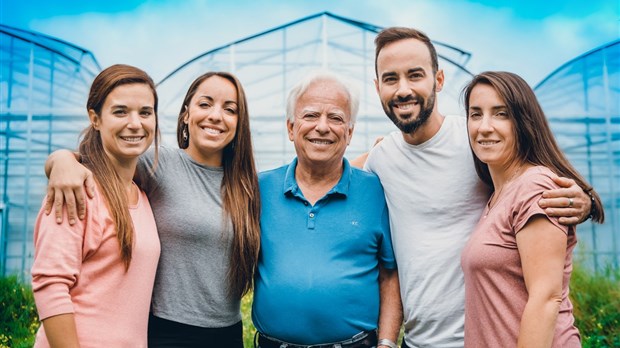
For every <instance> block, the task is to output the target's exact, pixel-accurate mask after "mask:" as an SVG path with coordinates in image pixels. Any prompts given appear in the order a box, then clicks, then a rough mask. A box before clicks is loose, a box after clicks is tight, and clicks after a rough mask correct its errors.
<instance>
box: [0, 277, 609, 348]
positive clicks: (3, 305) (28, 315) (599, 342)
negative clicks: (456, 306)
mask: <svg viewBox="0 0 620 348" xmlns="http://www.w3.org/2000/svg"><path fill="white" fill-rule="evenodd" d="M570 291H571V292H570V296H571V301H572V302H573V306H574V314H575V326H577V327H578V328H579V332H580V333H581V340H582V345H583V347H585V348H603V347H620V270H615V271H614V270H612V269H607V270H606V271H604V272H601V273H594V272H590V271H588V270H586V269H585V268H582V267H579V265H576V266H575V268H574V270H573V274H572V278H571V290H570ZM251 310H252V293H249V294H248V295H246V296H245V297H244V298H243V300H242V301H241V314H242V318H243V341H244V344H245V346H246V347H248V348H249V347H253V346H254V345H253V340H254V333H255V332H256V329H255V328H254V325H252V315H251ZM38 327H39V322H38V320H37V315H36V308H35V305H34V299H33V297H32V291H31V290H30V287H29V286H27V285H24V284H22V283H20V282H19V281H18V279H17V277H15V276H10V277H5V278H0V348H9V347H12V348H22V347H31V346H32V344H33V342H34V334H35V333H36V331H37V329H38Z"/></svg>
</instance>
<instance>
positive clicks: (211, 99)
mask: <svg viewBox="0 0 620 348" xmlns="http://www.w3.org/2000/svg"><path fill="white" fill-rule="evenodd" d="M201 98H206V99H208V100H209V101H214V100H215V99H213V97H212V96H209V95H199V96H198V99H201ZM224 104H225V105H226V104H234V105H237V104H238V103H237V102H236V101H235V100H226V101H225V102H224Z"/></svg>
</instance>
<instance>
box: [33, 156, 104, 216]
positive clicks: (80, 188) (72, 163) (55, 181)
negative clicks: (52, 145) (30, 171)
mask: <svg viewBox="0 0 620 348" xmlns="http://www.w3.org/2000/svg"><path fill="white" fill-rule="evenodd" d="M76 156H79V155H77V154H74V153H73V152H70V151H68V150H57V151H55V152H54V153H52V154H51V155H50V156H49V157H48V159H47V161H46V162H45V173H46V175H48V177H49V182H48V186H47V199H46V201H45V214H49V213H50V212H51V211H52V208H53V209H54V213H55V214H54V215H55V217H56V222H57V223H61V222H62V219H63V218H62V209H63V205H64V204H66V206H67V211H68V219H69V223H70V224H74V223H75V221H76V218H80V219H83V218H84V214H85V209H86V208H85V204H86V202H85V201H86V195H88V197H93V194H94V187H95V181H94V179H93V175H92V172H91V171H90V170H88V169H87V168H86V167H84V166H83V165H81V164H80V163H79V162H78V161H77V158H76ZM84 186H86V193H85V192H84Z"/></svg>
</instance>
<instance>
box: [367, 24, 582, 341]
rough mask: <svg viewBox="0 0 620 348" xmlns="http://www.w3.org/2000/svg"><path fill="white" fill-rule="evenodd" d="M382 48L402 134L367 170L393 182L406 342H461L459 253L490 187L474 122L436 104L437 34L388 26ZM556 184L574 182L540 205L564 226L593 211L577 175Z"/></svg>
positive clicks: (391, 113) (379, 40) (386, 102)
mask: <svg viewBox="0 0 620 348" xmlns="http://www.w3.org/2000/svg"><path fill="white" fill-rule="evenodd" d="M375 44H376V51H375V53H376V56H375V58H376V59H375V69H376V74H377V76H376V80H375V84H376V88H377V93H378V94H379V98H380V100H381V103H382V106H383V109H384V111H385V113H386V115H387V116H388V117H389V118H390V120H392V122H393V123H394V124H395V125H396V126H397V127H398V128H399V131H395V132H393V133H391V134H390V135H388V136H386V137H385V139H384V140H383V141H382V142H381V143H380V144H378V145H377V146H376V147H375V148H373V150H372V151H371V152H370V155H369V156H368V160H367V162H366V164H365V168H366V169H367V170H369V171H371V172H373V173H376V174H377V175H378V176H379V178H380V179H381V183H382V184H383V187H384V188H385V194H386V200H387V203H388V207H389V212H390V223H391V225H390V226H391V228H392V236H393V242H394V246H395V248H394V251H395V255H396V260H397V262H398V266H399V276H400V286H401V290H400V291H401V295H402V302H403V306H404V320H405V339H404V340H403V347H412V348H413V347H437V348H447V347H455V348H456V347H463V345H464V342H463V335H464V331H463V325H464V307H465V297H464V293H465V287H464V280H463V272H462V271H461V266H460V256H461V250H462V249H463V246H464V245H465V243H466V242H467V240H468V238H469V235H470V233H471V232H472V230H473V228H474V227H475V225H476V223H477V222H478V219H479V218H480V215H481V212H482V209H483V208H484V206H485V204H486V202H487V200H488V198H489V188H488V187H486V186H485V185H484V184H483V183H482V182H481V181H480V179H479V178H478V176H477V174H476V171H475V169H474V161H473V158H472V153H471V150H470V148H469V143H468V138H467V128H466V119H465V118H464V117H460V116H443V115H442V114H441V113H440V112H439V110H438V108H437V98H438V92H440V91H441V89H442V88H443V83H444V74H443V71H442V70H441V69H439V66H438V61H437V53H436V51H435V47H434V46H433V44H432V43H431V41H430V39H429V38H428V37H427V36H426V35H425V34H424V33H422V32H420V31H418V30H415V29H411V28H387V29H385V30H383V31H382V32H380V33H379V34H378V35H377V37H376V39H375ZM355 163H356V164H357V165H359V164H360V163H363V158H358V159H356V160H355ZM557 183H558V184H559V185H560V186H562V187H566V188H565V189H558V190H553V191H548V192H546V193H545V194H546V195H548V196H547V197H550V199H547V200H544V201H545V202H543V201H541V203H540V204H541V207H554V208H555V209H556V210H555V211H548V213H550V215H556V216H564V217H563V218H561V219H560V222H562V223H576V222H578V221H580V220H581V219H583V218H584V217H585V216H586V215H587V212H588V211H589V210H590V199H589V197H588V195H586V194H585V193H583V191H582V190H581V188H579V187H578V186H577V185H575V184H574V182H573V181H572V180H569V179H563V178H558V179H557ZM571 185H572V186H571ZM568 198H570V199H568ZM567 206H568V209H561V208H566V207H567ZM558 208H560V209H558Z"/></svg>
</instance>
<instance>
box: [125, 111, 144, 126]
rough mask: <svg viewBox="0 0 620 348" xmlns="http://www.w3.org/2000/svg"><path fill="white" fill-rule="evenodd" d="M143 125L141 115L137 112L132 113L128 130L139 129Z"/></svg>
mask: <svg viewBox="0 0 620 348" xmlns="http://www.w3.org/2000/svg"><path fill="white" fill-rule="evenodd" d="M140 125H141V122H140V115H139V114H138V113H137V112H130V113H129V119H128V122H127V128H129V129H139V128H140Z"/></svg>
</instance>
